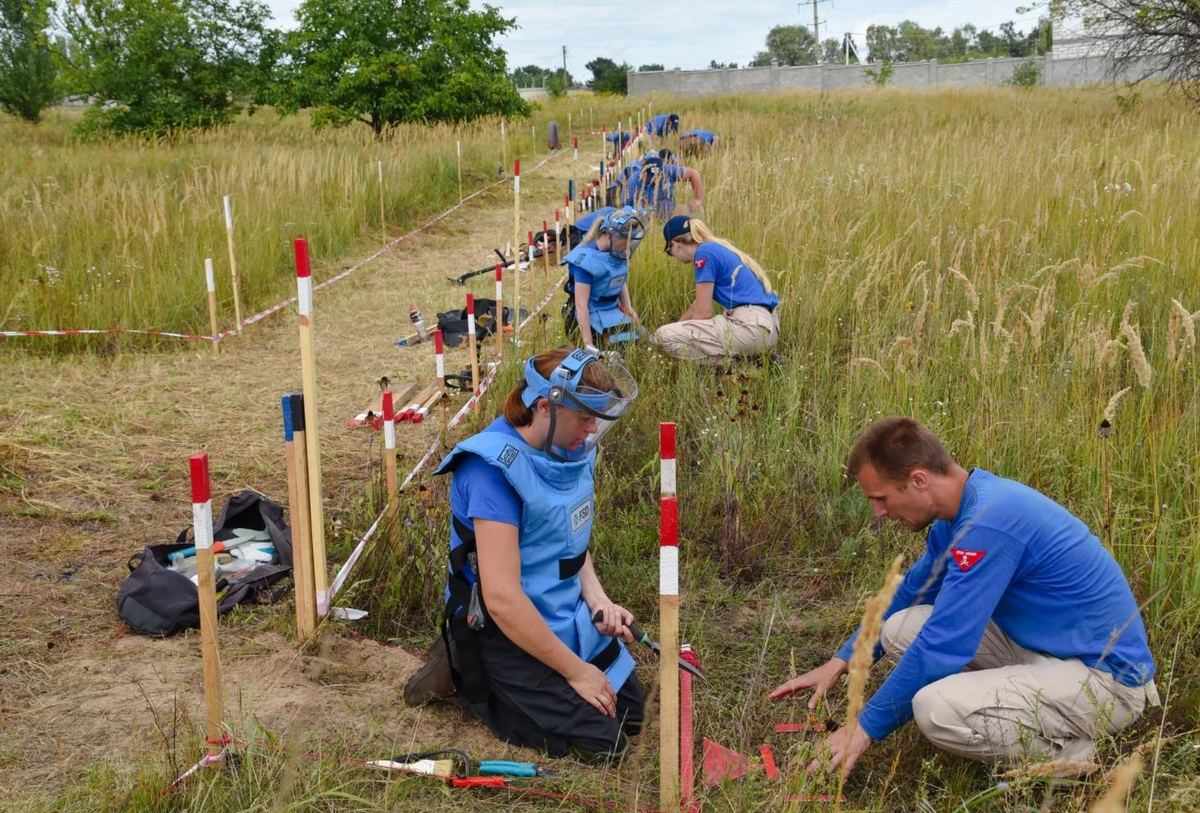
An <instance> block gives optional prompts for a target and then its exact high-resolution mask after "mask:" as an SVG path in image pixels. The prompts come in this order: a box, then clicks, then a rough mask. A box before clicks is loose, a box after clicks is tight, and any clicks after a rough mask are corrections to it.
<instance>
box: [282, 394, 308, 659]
mask: <svg viewBox="0 0 1200 813" xmlns="http://www.w3.org/2000/svg"><path fill="white" fill-rule="evenodd" d="M281 406H282V408H283V441H284V453H285V456H286V459H287V476H288V519H289V520H290V522H291V526H292V573H293V578H294V581H295V583H296V637H297V638H299V639H300V640H301V641H305V640H307V639H308V638H310V637H311V636H312V634H313V633H314V632H315V631H316V629H317V591H316V588H314V587H313V576H312V572H313V567H312V535H311V533H310V532H309V523H310V521H311V519H312V517H311V516H310V515H309V510H308V454H307V453H306V450H305V448H304V444H305V442H306V439H305V432H304V426H305V424H304V394H303V393H299V392H287V393H284V395H283V403H282V404H281Z"/></svg>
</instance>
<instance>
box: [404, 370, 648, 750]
mask: <svg viewBox="0 0 1200 813" xmlns="http://www.w3.org/2000/svg"><path fill="white" fill-rule="evenodd" d="M636 397H637V384H636V382H634V380H633V378H632V376H630V374H629V372H628V371H627V370H626V369H625V368H624V367H623V366H621V365H620V364H614V363H605V362H601V361H599V360H598V359H597V358H596V357H595V356H594V355H592V354H591V353H588V352H586V351H583V350H574V349H572V348H559V349H557V350H547V351H544V352H541V353H538V354H537V355H535V356H533V357H532V358H530V359H529V360H528V361H527V362H526V364H525V375H524V379H523V380H522V381H521V383H520V384H518V385H517V387H516V388H514V389H513V390H512V392H510V393H509V395H508V398H507V399H506V400H505V402H504V407H503V414H502V415H501V416H500V417H499V418H497V419H496V420H495V421H493V422H492V423H491V424H490V425H489V426H488V427H487V428H486V429H484V430H483V431H482V432H480V433H479V434H477V435H474V436H473V437H470V438H468V439H467V440H465V441H463V442H462V443H460V444H458V446H456V447H455V448H454V450H453V451H452V452H451V453H450V454H449V455H448V456H447V457H446V459H445V460H443V461H442V464H441V466H439V467H438V470H437V472H436V473H437V474H446V473H451V472H452V473H453V476H454V479H453V481H452V482H451V485H450V511H451V517H452V524H451V530H450V573H449V579H448V581H447V586H446V611H445V618H444V620H443V622H442V634H443V639H444V640H445V642H446V645H445V647H444V649H448V650H449V659H450V665H451V675H452V677H453V682H454V688H455V689H456V690H457V692H458V697H459V701H460V702H461V704H462V705H463V707H464V708H466V709H468V710H469V711H471V712H472V713H474V714H475V715H476V716H478V717H479V719H481V720H482V721H483V722H484V723H486V724H487V726H488V727H489V728H490V729H491V730H492V732H493V733H495V735H496V736H497V737H499V738H501V739H502V740H505V741H506V742H510V743H513V744H514V745H523V746H528V747H531V748H537V749H540V750H542V751H545V752H546V753H548V754H550V755H551V756H565V755H567V754H573V755H575V756H577V757H579V758H582V759H585V760H587V761H596V762H607V761H612V760H617V759H620V757H621V756H622V755H623V754H624V752H625V749H626V747H627V745H628V738H629V736H631V735H632V734H635V733H636V732H637V731H638V730H639V729H640V727H641V725H642V720H643V717H644V705H645V701H644V697H643V693H642V687H641V684H640V683H639V682H638V679H637V676H636V675H635V674H634V669H633V666H634V663H633V658H632V657H630V655H629V653H628V652H627V651H626V650H625V647H624V645H623V644H622V643H621V641H620V640H619V639H618V638H619V637H623V638H624V639H625V640H627V641H629V640H632V638H631V636H630V634H629V630H628V627H627V625H628V624H630V623H632V622H633V616H632V615H631V614H630V613H629V611H628V610H626V609H625V608H623V607H621V606H620V605H617V604H615V603H613V601H612V600H611V599H610V598H609V597H608V595H607V594H606V593H605V592H604V587H603V586H602V585H601V583H600V580H599V578H597V576H596V572H595V570H594V569H593V567H592V558H591V555H590V554H589V553H588V542H589V539H590V537H591V530H592V522H593V520H594V509H595V500H594V486H593V479H592V478H593V475H594V470H595V462H596V452H595V446H596V443H597V441H599V439H600V437H601V436H602V435H603V434H604V433H605V431H606V430H607V429H608V428H609V427H610V426H612V424H613V422H614V421H615V420H616V419H617V418H619V417H620V416H621V415H622V414H623V413H624V412H625V410H627V409H628V408H629V406H630V404H631V403H632V402H633V399H634V398H636ZM597 613H599V614H600V616H601V620H600V621H597V622H595V623H593V621H592V618H593V617H594V616H595V615H596V614H597ZM443 657H444V655H443ZM406 692H407V689H406Z"/></svg>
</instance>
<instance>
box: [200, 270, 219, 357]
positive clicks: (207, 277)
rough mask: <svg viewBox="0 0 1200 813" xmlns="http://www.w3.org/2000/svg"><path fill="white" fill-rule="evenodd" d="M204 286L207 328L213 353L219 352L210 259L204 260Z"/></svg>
mask: <svg viewBox="0 0 1200 813" xmlns="http://www.w3.org/2000/svg"><path fill="white" fill-rule="evenodd" d="M204 285H205V287H206V288H207V289H208V328H209V332H210V333H212V346H213V352H214V353H217V352H220V347H221V344H220V340H219V339H217V279H216V277H215V276H213V263H212V257H207V258H205V260H204Z"/></svg>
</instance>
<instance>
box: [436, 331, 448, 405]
mask: <svg viewBox="0 0 1200 813" xmlns="http://www.w3.org/2000/svg"><path fill="white" fill-rule="evenodd" d="M433 359H434V365H435V367H436V373H435V374H436V375H437V385H438V392H440V393H442V394H443V395H445V394H446V350H445V346H444V345H443V344H442V331H441V330H440V329H436V330H434V331H433Z"/></svg>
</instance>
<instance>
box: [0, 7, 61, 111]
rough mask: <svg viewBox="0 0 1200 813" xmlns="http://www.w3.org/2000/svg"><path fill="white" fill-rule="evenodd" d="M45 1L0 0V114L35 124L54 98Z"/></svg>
mask: <svg viewBox="0 0 1200 813" xmlns="http://www.w3.org/2000/svg"><path fill="white" fill-rule="evenodd" d="M49 24H50V3H49V2H48V0H0V110H4V111H5V112H7V113H11V114H12V115H14V116H20V117H21V118H23V119H25V120H26V121H37V120H39V119H40V118H41V117H42V111H43V110H44V109H46V107H47V106H49V105H50V104H51V103H52V102H53V101H54V98H55V90H54V75H55V65H54V56H53V54H52V52H51V50H50V43H49V40H48V39H47V37H46V29H47V28H48V27H49Z"/></svg>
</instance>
